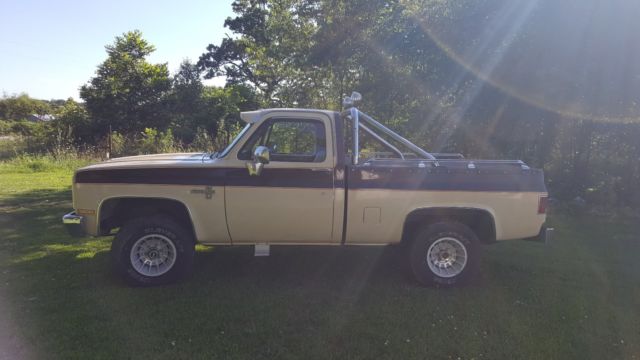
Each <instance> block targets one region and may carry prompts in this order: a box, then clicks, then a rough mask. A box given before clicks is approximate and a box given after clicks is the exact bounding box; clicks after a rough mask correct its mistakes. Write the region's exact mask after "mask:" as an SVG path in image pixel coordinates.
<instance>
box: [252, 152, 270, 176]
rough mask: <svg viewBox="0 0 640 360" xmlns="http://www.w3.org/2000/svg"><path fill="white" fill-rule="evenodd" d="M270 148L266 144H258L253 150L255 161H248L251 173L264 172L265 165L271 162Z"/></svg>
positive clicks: (258, 173) (255, 174) (254, 174)
mask: <svg viewBox="0 0 640 360" xmlns="http://www.w3.org/2000/svg"><path fill="white" fill-rule="evenodd" d="M269 154H270V153H269V148H268V147H266V146H258V147H257V148H256V150H255V151H254V152H253V161H247V170H249V175H251V176H259V175H260V174H261V173H262V168H263V167H264V165H266V164H268V163H269V158H270V156H269Z"/></svg>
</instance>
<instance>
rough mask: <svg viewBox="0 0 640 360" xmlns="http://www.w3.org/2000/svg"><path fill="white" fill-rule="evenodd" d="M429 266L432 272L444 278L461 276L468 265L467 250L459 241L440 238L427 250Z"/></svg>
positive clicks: (450, 238)
mask: <svg viewBox="0 0 640 360" xmlns="http://www.w3.org/2000/svg"><path fill="white" fill-rule="evenodd" d="M427 265H428V266H429V269H430V270H431V272H433V273H434V274H436V275H438V276H440V277H443V278H451V277H454V276H456V275H459V274H460V273H461V272H462V270H464V267H465V266H466V265H467V249H466V247H465V246H464V245H463V244H462V242H460V240H458V239H455V238H452V237H443V238H440V239H438V240H436V241H434V242H433V244H431V246H429V250H427Z"/></svg>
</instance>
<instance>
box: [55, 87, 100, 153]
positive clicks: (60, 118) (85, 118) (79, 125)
mask: <svg viewBox="0 0 640 360" xmlns="http://www.w3.org/2000/svg"><path fill="white" fill-rule="evenodd" d="M89 121H90V120H89V114H88V113H87V110H86V109H85V108H84V106H83V104H78V103H77V102H75V101H74V100H73V99H72V98H69V99H67V101H65V102H64V104H63V105H62V106H61V107H60V108H59V109H58V110H57V111H56V113H55V120H54V121H53V125H54V126H55V127H56V129H57V130H58V132H59V133H60V134H61V135H62V136H64V137H65V138H66V139H69V140H73V141H74V142H75V143H76V144H84V143H86V142H87V141H88V140H90V138H91V127H90V125H91V124H90V122H89Z"/></svg>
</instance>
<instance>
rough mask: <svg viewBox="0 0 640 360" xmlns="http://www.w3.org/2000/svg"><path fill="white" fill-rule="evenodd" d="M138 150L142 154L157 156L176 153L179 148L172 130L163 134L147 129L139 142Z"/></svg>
mask: <svg viewBox="0 0 640 360" xmlns="http://www.w3.org/2000/svg"><path fill="white" fill-rule="evenodd" d="M138 150H139V152H140V153H142V154H156V153H168V152H176V151H178V150H179V148H178V146H177V144H176V143H175V140H174V138H173V132H172V131H171V129H169V130H167V131H164V132H163V131H158V130H156V129H152V128H146V129H144V132H143V133H142V137H141V138H140V139H139V140H138Z"/></svg>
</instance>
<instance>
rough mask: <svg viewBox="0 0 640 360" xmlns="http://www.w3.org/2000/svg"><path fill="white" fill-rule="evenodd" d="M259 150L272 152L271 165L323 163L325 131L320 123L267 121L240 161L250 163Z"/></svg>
mask: <svg viewBox="0 0 640 360" xmlns="http://www.w3.org/2000/svg"><path fill="white" fill-rule="evenodd" d="M258 146H266V147H268V148H269V150H270V152H271V161H288V162H323V161H324V160H325V158H326V157H327V151H326V147H327V138H326V133H325V128H324V124H323V123H322V122H321V121H318V120H307V119H305V120H302V119H301V120H296V119H271V120H268V121H267V122H265V123H264V124H262V125H261V126H260V128H259V129H258V130H256V132H255V133H254V134H253V135H252V136H251V138H250V139H249V140H248V141H247V143H246V144H244V146H243V147H242V149H240V152H239V153H238V159H240V160H250V159H251V155H252V154H253V151H254V150H255V148H256V147H258Z"/></svg>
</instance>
